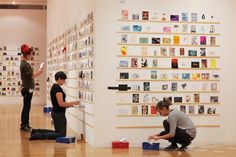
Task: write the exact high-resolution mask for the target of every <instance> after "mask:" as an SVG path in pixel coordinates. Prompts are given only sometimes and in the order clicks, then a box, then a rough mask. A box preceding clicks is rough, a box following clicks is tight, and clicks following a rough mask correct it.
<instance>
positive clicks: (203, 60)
mask: <svg viewBox="0 0 236 157" xmlns="http://www.w3.org/2000/svg"><path fill="white" fill-rule="evenodd" d="M201 65H202V68H207V59H202V60H201Z"/></svg>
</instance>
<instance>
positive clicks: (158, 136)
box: [148, 133, 175, 140]
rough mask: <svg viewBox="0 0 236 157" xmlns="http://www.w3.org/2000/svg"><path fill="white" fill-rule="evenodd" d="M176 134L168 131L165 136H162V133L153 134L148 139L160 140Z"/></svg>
mask: <svg viewBox="0 0 236 157" xmlns="http://www.w3.org/2000/svg"><path fill="white" fill-rule="evenodd" d="M174 136H175V135H174V134H172V133H168V134H166V135H163V136H160V134H157V135H153V136H150V137H149V138H148V139H149V140H160V139H166V140H167V139H170V138H172V137H174Z"/></svg>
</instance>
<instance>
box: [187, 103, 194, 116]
mask: <svg viewBox="0 0 236 157" xmlns="http://www.w3.org/2000/svg"><path fill="white" fill-rule="evenodd" d="M188 113H189V114H195V108H194V106H192V105H191V106H189V107H188Z"/></svg>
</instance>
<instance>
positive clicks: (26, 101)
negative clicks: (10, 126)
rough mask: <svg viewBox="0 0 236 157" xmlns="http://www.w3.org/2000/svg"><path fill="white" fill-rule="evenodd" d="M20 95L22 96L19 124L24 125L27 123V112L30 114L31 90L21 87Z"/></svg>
mask: <svg viewBox="0 0 236 157" xmlns="http://www.w3.org/2000/svg"><path fill="white" fill-rule="evenodd" d="M21 95H22V96H23V109H22V112H21V126H25V125H29V114H30V108H31V100H32V96H33V92H32V93H30V92H29V89H28V88H23V89H22V90H21Z"/></svg>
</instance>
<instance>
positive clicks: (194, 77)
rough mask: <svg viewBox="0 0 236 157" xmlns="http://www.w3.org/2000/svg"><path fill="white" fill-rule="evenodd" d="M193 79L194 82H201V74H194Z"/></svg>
mask: <svg viewBox="0 0 236 157" xmlns="http://www.w3.org/2000/svg"><path fill="white" fill-rule="evenodd" d="M192 79H193V80H200V79H201V74H200V73H192Z"/></svg>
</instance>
